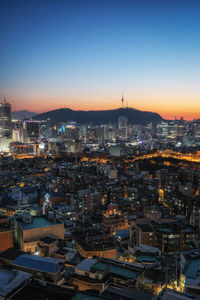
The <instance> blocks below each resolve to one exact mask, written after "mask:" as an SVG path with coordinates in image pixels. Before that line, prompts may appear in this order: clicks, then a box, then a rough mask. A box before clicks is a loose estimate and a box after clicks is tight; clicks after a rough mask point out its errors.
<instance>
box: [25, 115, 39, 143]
mask: <svg viewBox="0 0 200 300" xmlns="http://www.w3.org/2000/svg"><path fill="white" fill-rule="evenodd" d="M39 125H40V124H39V122H38V121H33V120H29V121H25V129H26V134H27V141H25V142H27V143H37V142H38V141H39V136H40V134H39Z"/></svg>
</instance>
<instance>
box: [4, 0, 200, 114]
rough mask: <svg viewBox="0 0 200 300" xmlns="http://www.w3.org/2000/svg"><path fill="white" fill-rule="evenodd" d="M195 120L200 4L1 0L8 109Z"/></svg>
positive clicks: (199, 107)
mask: <svg viewBox="0 0 200 300" xmlns="http://www.w3.org/2000/svg"><path fill="white" fill-rule="evenodd" d="M122 91H124V98H125V105H127V102H128V106H129V107H134V108H137V109H140V110H148V111H155V112H158V113H160V114H161V115H162V116H163V117H165V118H169V119H172V118H174V117H175V116H176V117H180V116H184V118H185V119H193V118H199V117H200V1H199V0H187V1H186V0H159V1H158V0H157V1H156V0H154V1H153V0H146V1H145V0H137V1H134V0H90V1H89V0H80V1H77V0H0V98H1V100H2V99H3V98H4V97H5V96H6V97H7V99H8V101H9V102H10V103H11V104H12V109H13V110H21V109H28V110H30V111H35V112H44V111H48V110H51V109H56V108H60V107H69V108H72V109H84V110H90V109H107V108H109V109H110V108H118V107H119V106H120V105H121V103H120V99H121V94H122Z"/></svg>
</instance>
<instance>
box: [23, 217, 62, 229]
mask: <svg viewBox="0 0 200 300" xmlns="http://www.w3.org/2000/svg"><path fill="white" fill-rule="evenodd" d="M17 222H18V224H19V225H20V226H21V228H22V229H23V230H29V229H34V228H40V227H49V226H54V225H58V224H62V223H61V222H60V221H55V222H54V221H53V220H49V219H48V218H46V217H33V218H32V222H31V223H28V224H26V223H24V222H23V221H21V220H19V221H17Z"/></svg>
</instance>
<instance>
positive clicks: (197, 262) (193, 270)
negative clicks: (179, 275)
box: [184, 257, 200, 278]
mask: <svg viewBox="0 0 200 300" xmlns="http://www.w3.org/2000/svg"><path fill="white" fill-rule="evenodd" d="M199 270H200V257H198V258H195V259H189V260H188V262H187V265H186V267H185V270H184V275H185V276H186V277H190V278H196V277H199V276H198V271H199Z"/></svg>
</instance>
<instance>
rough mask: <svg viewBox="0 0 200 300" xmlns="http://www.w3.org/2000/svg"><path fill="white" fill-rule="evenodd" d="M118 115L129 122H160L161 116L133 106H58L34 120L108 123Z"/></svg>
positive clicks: (115, 119)
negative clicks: (89, 107)
mask: <svg viewBox="0 0 200 300" xmlns="http://www.w3.org/2000/svg"><path fill="white" fill-rule="evenodd" d="M120 116H126V117H127V118H128V123H129V124H144V125H145V124H148V123H150V122H160V121H162V120H163V119H162V117H161V116H160V115H159V114H157V113H154V112H148V111H141V110H137V109H133V108H119V109H113V110H90V111H82V110H71V109H69V108H60V109H56V110H51V111H48V112H45V113H42V114H39V115H37V116H35V117H34V119H36V120H45V119H48V118H50V119H53V120H57V121H61V122H68V121H75V122H78V123H81V124H84V123H85V124H86V123H93V124H99V123H102V124H108V123H116V122H118V118H119V117H120Z"/></svg>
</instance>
